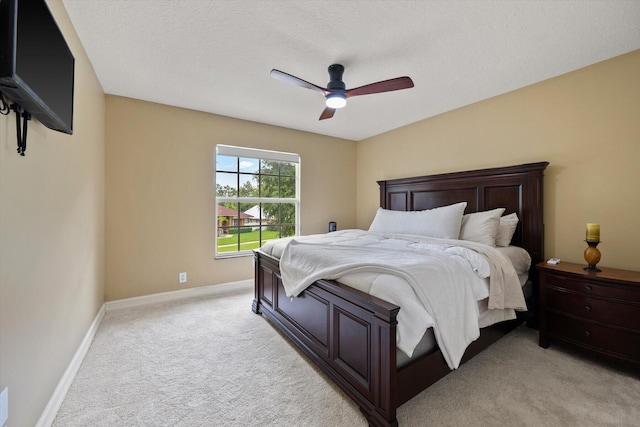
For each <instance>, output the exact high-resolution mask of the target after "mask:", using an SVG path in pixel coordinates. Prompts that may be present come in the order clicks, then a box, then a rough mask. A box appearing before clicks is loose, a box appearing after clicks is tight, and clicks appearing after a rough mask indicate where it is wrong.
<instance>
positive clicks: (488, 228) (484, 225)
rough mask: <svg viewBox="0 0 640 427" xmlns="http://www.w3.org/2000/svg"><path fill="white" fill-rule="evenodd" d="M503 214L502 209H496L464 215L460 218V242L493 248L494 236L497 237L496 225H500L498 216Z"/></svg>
mask: <svg viewBox="0 0 640 427" xmlns="http://www.w3.org/2000/svg"><path fill="white" fill-rule="evenodd" d="M503 213H504V208H498V209H493V210H490V211H483V212H475V213H470V214H466V215H465V216H463V217H462V227H461V228H460V240H470V241H472V242H478V243H483V244H485V245H489V246H495V245H496V236H497V235H498V225H500V216H501V215H502V214H503Z"/></svg>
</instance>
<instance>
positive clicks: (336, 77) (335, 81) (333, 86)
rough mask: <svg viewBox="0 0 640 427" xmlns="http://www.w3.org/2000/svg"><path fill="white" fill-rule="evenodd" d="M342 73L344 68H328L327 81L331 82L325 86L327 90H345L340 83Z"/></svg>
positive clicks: (336, 65)
mask: <svg viewBox="0 0 640 427" xmlns="http://www.w3.org/2000/svg"><path fill="white" fill-rule="evenodd" d="M343 73H344V67H343V66H342V65H340V64H333V65H330V66H329V79H330V80H331V81H330V82H329V83H328V84H327V89H328V90H340V91H344V90H346V89H347V88H346V86H345V84H344V82H343V81H342V74H343Z"/></svg>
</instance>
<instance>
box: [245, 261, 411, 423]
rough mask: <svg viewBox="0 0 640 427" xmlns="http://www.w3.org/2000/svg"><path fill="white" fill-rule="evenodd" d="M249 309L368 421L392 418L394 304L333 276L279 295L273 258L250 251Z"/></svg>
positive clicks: (375, 421)
mask: <svg viewBox="0 0 640 427" xmlns="http://www.w3.org/2000/svg"><path fill="white" fill-rule="evenodd" d="M255 270H256V271H255V281H256V283H255V299H254V301H253V311H254V312H255V313H261V314H262V315H263V316H265V317H266V318H268V319H269V320H271V321H272V322H273V323H274V324H275V325H276V326H277V327H278V328H279V329H280V330H281V331H282V332H284V333H285V335H287V336H288V337H289V338H290V339H291V340H292V341H294V342H295V344H296V345H297V346H298V347H299V348H300V349H301V350H302V351H303V352H304V353H306V354H307V356H309V357H310V358H311V359H312V360H313V361H314V362H315V363H316V364H317V365H318V366H319V367H320V369H322V371H323V372H324V373H325V374H327V375H328V376H329V377H330V378H331V379H332V380H333V381H335V382H336V384H338V386H339V387H340V388H341V389H342V390H344V392H345V393H346V394H347V395H348V396H349V397H351V399H353V400H354V401H355V402H356V403H357V404H358V406H359V407H360V410H361V411H362V413H363V414H364V415H365V416H366V417H367V419H368V420H369V423H370V425H373V426H394V425H397V421H396V408H397V404H396V402H395V399H396V393H395V389H396V385H397V378H396V354H397V352H396V324H397V321H396V316H397V314H398V311H399V310H400V308H399V307H398V306H396V305H393V304H390V303H388V302H386V301H384V300H381V299H379V298H376V297H373V296H371V295H368V294H365V293H363V292H359V291H357V290H355V289H353V288H349V287H347V286H345V285H343V284H340V283H337V282H334V281H324V280H319V281H317V282H315V283H314V284H313V285H311V286H310V287H309V288H307V289H306V290H305V291H304V292H303V293H302V294H300V296H298V297H296V298H293V299H292V298H289V297H287V296H286V295H285V291H284V287H283V286H282V279H281V277H280V270H279V267H278V261H277V260H276V259H274V258H272V257H270V256H269V255H266V254H264V253H261V252H259V251H256V254H255Z"/></svg>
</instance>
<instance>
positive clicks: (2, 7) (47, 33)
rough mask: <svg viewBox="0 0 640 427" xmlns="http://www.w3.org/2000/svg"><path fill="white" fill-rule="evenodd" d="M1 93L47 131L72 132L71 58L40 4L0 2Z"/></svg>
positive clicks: (35, 1) (25, 0)
mask: <svg viewBox="0 0 640 427" xmlns="http://www.w3.org/2000/svg"><path fill="white" fill-rule="evenodd" d="M0 31H1V33H0V36H1V39H0V91H2V92H3V93H5V94H6V95H7V97H8V98H10V99H11V101H13V102H15V103H16V104H18V105H20V106H21V107H22V108H23V109H24V110H26V111H28V112H29V113H30V114H31V115H32V116H33V117H34V118H36V119H37V120H38V121H40V122H41V123H42V124H44V125H45V126H47V127H48V128H50V129H53V130H57V131H60V132H64V133H68V134H71V133H73V87H74V66H75V59H74V58H73V55H72V53H71V50H70V49H69V46H67V43H66V41H65V39H64V36H63V35H62V32H61V31H60V29H59V28H58V25H57V24H56V21H55V19H54V18H53V16H52V15H51V12H50V11H49V8H48V6H47V4H46V3H45V1H44V0H0Z"/></svg>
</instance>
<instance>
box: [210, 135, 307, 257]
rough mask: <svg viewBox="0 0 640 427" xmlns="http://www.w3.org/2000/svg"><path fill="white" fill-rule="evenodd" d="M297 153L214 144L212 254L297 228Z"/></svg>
mask: <svg viewBox="0 0 640 427" xmlns="http://www.w3.org/2000/svg"><path fill="white" fill-rule="evenodd" d="M299 169H300V156H299V155H297V154H293V153H282V152H276V151H267V150H258V149H252V148H244V147H233V146H229V145H217V146H216V257H218V258H221V257H230V256H238V255H249V254H251V253H252V252H251V250H252V249H257V248H259V247H260V246H262V245H263V244H264V243H265V242H267V241H269V240H272V239H277V238H280V237H289V236H296V235H298V233H299V204H300V203H299V188H300V185H299V179H300V171H299Z"/></svg>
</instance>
